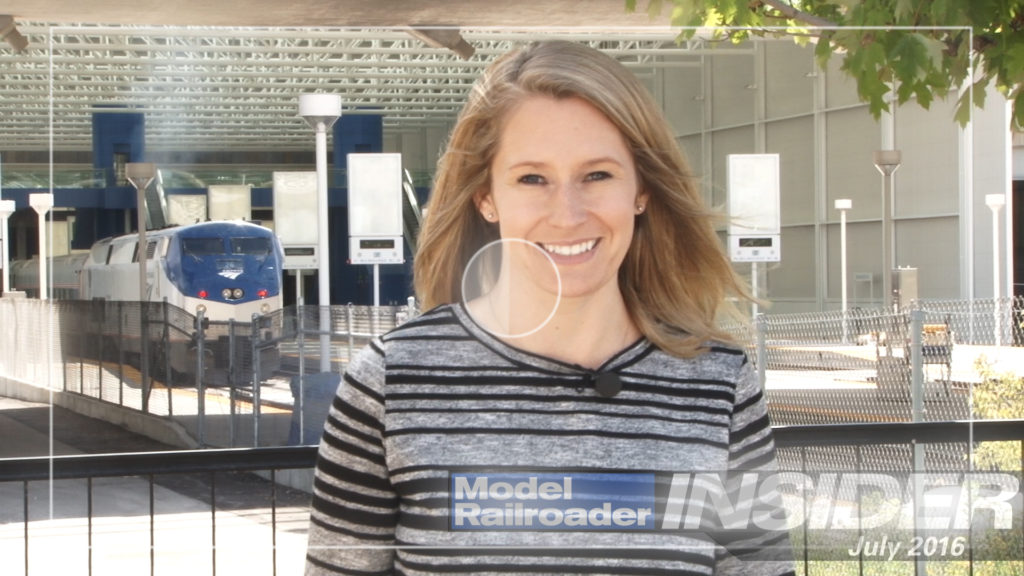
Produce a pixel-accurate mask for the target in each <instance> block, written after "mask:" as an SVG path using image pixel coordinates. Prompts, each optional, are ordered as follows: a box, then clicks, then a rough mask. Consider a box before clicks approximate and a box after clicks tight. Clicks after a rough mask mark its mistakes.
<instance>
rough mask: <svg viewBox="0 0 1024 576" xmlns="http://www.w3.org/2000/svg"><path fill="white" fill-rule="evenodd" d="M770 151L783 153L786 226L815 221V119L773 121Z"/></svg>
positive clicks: (769, 133)
mask: <svg viewBox="0 0 1024 576" xmlns="http://www.w3.org/2000/svg"><path fill="white" fill-rule="evenodd" d="M765 129H766V132H767V149H766V150H765V151H766V152H769V153H777V154H778V155H779V184H780V195H779V200H780V203H781V206H782V225H783V226H788V225H792V224H812V223H814V194H815V190H814V118H813V117H810V116H805V117H801V118H792V119H789V120H780V121H778V122H770V123H768V124H767V126H766V127H765Z"/></svg>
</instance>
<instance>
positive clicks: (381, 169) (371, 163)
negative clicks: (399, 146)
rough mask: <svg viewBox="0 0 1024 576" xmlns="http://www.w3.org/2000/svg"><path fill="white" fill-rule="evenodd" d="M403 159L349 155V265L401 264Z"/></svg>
mask: <svg viewBox="0 0 1024 576" xmlns="http://www.w3.org/2000/svg"><path fill="white" fill-rule="evenodd" d="M402 232H403V231H402V155H401V154H349V155H348V233H349V261H350V262H351V263H352V264H401V263H402V262H404V261H405V259H404V257H403V244H402Z"/></svg>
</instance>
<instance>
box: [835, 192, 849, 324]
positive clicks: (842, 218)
mask: <svg viewBox="0 0 1024 576" xmlns="http://www.w3.org/2000/svg"><path fill="white" fill-rule="evenodd" d="M835 208H836V210H839V268H840V273H839V277H840V282H841V283H842V295H843V296H842V298H843V344H846V343H847V342H848V341H849V328H848V327H847V317H846V316H847V311H846V211H847V210H849V209H851V208H853V200H850V199H849V198H840V199H838V200H836V201H835Z"/></svg>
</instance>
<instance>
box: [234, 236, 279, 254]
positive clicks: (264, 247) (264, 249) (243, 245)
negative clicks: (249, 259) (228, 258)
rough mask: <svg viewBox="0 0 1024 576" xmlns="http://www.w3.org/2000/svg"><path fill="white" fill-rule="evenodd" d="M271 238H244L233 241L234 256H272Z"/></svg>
mask: <svg viewBox="0 0 1024 576" xmlns="http://www.w3.org/2000/svg"><path fill="white" fill-rule="evenodd" d="M270 249H271V246H270V238H266V237H242V238H232V239H231V253H232V254H249V255H252V256H266V255H267V254H270Z"/></svg>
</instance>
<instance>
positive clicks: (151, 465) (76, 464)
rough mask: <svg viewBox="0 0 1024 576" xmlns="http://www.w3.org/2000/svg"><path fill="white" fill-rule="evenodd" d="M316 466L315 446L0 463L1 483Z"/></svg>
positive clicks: (38, 459)
mask: <svg viewBox="0 0 1024 576" xmlns="http://www.w3.org/2000/svg"><path fill="white" fill-rule="evenodd" d="M51 462H52V476H51ZM315 462H316V446H280V447H269V448H216V449H206V450H169V451H165V452H128V453H119V454H73V455H65V456H54V457H53V458H50V457H48V456H33V457H30V458H6V459H0V481H17V480H46V479H49V478H51V477H52V478H54V479H69V478H99V477H114V476H141V475H147V474H157V475H159V474H184V473H190V472H221V471H229V470H231V471H233V470H286V469H294V468H312V467H313V465H314V464H315Z"/></svg>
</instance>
